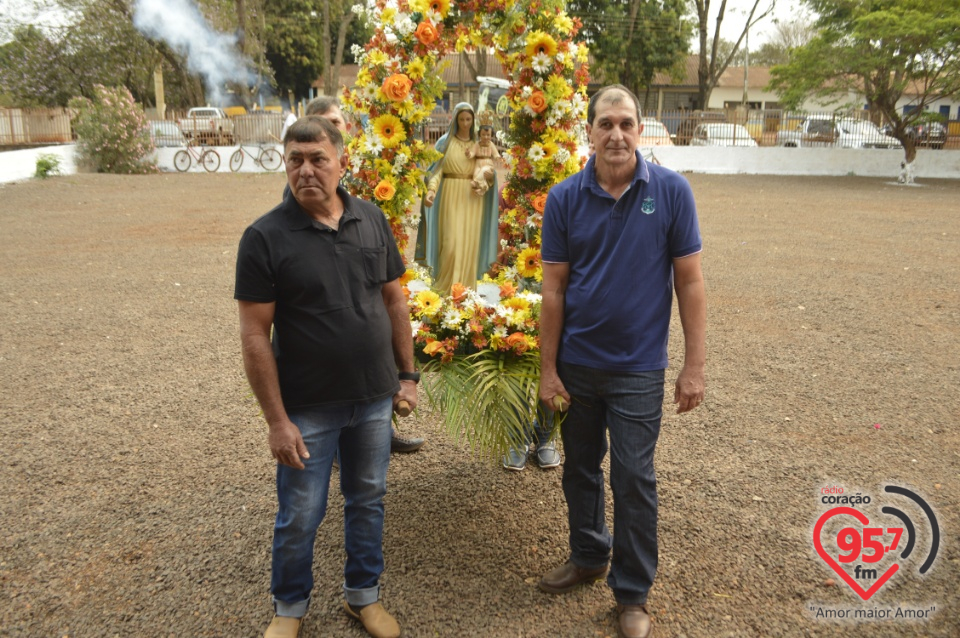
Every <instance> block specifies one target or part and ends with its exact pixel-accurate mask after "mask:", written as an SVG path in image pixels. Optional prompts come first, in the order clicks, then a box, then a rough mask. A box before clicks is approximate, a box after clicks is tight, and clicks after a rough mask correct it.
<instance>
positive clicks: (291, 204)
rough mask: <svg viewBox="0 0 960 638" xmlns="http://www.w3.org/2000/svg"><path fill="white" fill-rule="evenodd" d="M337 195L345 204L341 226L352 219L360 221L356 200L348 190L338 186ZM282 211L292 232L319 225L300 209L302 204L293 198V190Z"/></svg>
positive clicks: (285, 200) (289, 193)
mask: <svg viewBox="0 0 960 638" xmlns="http://www.w3.org/2000/svg"><path fill="white" fill-rule="evenodd" d="M337 195H338V196H339V197H340V200H341V201H342V202H343V215H342V216H341V217H340V224H341V225H342V224H343V222H345V221H348V220H351V219H356V220H359V219H360V218H359V217H358V216H357V214H356V213H355V212H354V201H353V199H354V198H353V197H351V196H350V193H348V192H347V189H345V188H344V187H343V186H342V185H338V186H337ZM282 209H283V214H284V217H285V218H286V222H287V227H288V228H289V229H290V230H305V229H307V228H315V227H316V225H317V222H316V220H314V219H313V217H311V216H310V215H308V214H307V213H306V212H305V211H304V210H303V208H301V207H300V202H298V201H297V198H296V197H294V196H293V191H292V190H290V191H289V192H288V193H287V197H286V198H285V199H284V200H283V204H282Z"/></svg>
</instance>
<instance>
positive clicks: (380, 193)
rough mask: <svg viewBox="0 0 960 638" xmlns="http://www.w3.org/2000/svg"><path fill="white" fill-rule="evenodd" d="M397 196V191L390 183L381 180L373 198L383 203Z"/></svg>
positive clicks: (374, 190)
mask: <svg viewBox="0 0 960 638" xmlns="http://www.w3.org/2000/svg"><path fill="white" fill-rule="evenodd" d="M396 194H397V189H396V188H395V187H394V186H393V184H391V183H390V182H388V181H387V180H385V179H384V180H380V183H379V184H377V187H376V188H374V189H373V196H374V197H376V198H377V199H379V200H380V201H381V202H385V201H387V200H388V199H393V196H394V195H396Z"/></svg>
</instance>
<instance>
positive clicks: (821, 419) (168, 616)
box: [0, 174, 960, 638]
mask: <svg viewBox="0 0 960 638" xmlns="http://www.w3.org/2000/svg"><path fill="white" fill-rule="evenodd" d="M689 179H690V181H691V183H692V184H693V187H694V190H695V192H696V194H697V198H698V202H699V207H700V213H701V224H702V230H703V234H704V238H705V244H706V245H705V253H704V271H705V275H706V278H707V286H708V299H709V332H708V349H709V363H708V392H707V400H706V403H705V404H704V405H703V406H702V407H701V408H699V409H698V410H696V411H695V412H694V413H692V414H689V415H683V416H682V417H677V416H675V415H673V414H672V413H671V412H667V413H666V417H665V419H664V423H663V430H662V434H661V441H660V445H659V447H658V453H657V464H658V473H659V478H660V500H661V519H660V534H661V536H660V537H661V561H660V572H659V575H658V579H657V583H656V585H655V587H654V590H653V592H652V594H651V597H650V609H651V612H652V613H653V614H654V616H655V622H656V634H657V636H659V637H660V638H664V637H680V636H685V637H687V638H694V637H699V636H863V635H869V636H902V635H911V636H958V635H960V619H958V616H960V614H958V603H960V594H958V591H957V590H958V584H960V551H958V548H957V542H956V539H957V537H958V536H957V532H958V530H960V511H958V499H957V494H958V490H960V446H958V439H960V437H958V434H957V429H956V424H957V418H958V414H960V399H958V394H957V389H958V388H960V372H958V370H960V367H958V365H960V364H958V361H960V293H958V285H960V231H958V228H960V226H958V223H957V202H958V201H960V181H927V182H925V184H924V185H923V186H922V187H914V188H906V187H897V186H894V185H890V184H888V183H886V182H884V181H882V180H878V179H870V178H858V177H842V178H824V177H817V178H803V177H795V178H791V177H777V178H771V177H763V176H708V175H691V176H689ZM282 187H283V177H282V176H281V175H262V176H254V175H204V174H196V175H194V174H186V175H155V176H146V177H117V176H105V175H75V176H70V177H63V178H54V179H50V180H47V181H31V182H25V183H19V184H11V185H6V186H2V187H0V199H2V202H3V203H2V205H0V210H2V212H0V233H2V236H3V237H5V238H6V239H5V240H4V247H3V251H2V253H0V283H2V291H3V292H2V295H3V296H2V306H0V313H2V314H0V380H2V384H3V388H4V392H3V395H2V399H0V416H2V430H0V446H2V449H3V451H4V454H5V459H6V460H5V462H3V463H2V465H0V471H2V474H0V597H2V599H3V600H4V601H5V603H4V604H3V605H2V606H0V635H5V636H38V637H47V636H58V637H59V636H71V637H74V636H147V637H152V636H228V637H234V636H258V635H260V634H261V632H262V631H263V629H264V627H265V626H266V624H267V623H268V622H269V619H270V617H271V609H270V604H269V593H268V591H267V590H268V584H269V549H270V539H271V532H272V517H273V514H274V507H275V497H274V486H273V462H272V459H271V457H270V454H269V451H268V448H267V445H266V436H265V426H264V424H263V422H262V420H261V418H260V416H259V411H258V408H257V405H256V403H255V401H254V399H253V398H252V396H251V394H250V392H249V389H248V387H247V385H246V382H245V379H244V376H243V370H242V366H241V361H240V351H239V338H238V331H237V318H236V308H235V303H234V302H233V300H232V289H233V266H234V259H235V252H236V246H237V242H238V240H239V237H240V233H241V231H242V230H243V228H244V227H245V226H246V225H247V224H248V223H249V222H250V221H252V220H253V219H254V218H255V217H257V216H258V215H259V214H261V213H262V212H264V211H266V210H268V209H269V208H270V207H272V206H273V204H274V203H275V202H276V201H277V200H278V197H279V194H280V191H281V189H282ZM674 335H675V339H674V342H673V344H672V346H671V351H672V360H673V361H674V362H678V361H679V353H680V349H679V348H680V344H681V341H682V340H681V339H679V338H677V337H678V336H679V331H678V330H675V332H674ZM675 374H676V368H673V369H671V370H670V371H668V383H672V380H673V377H674V376H675ZM669 394H670V393H669V392H668V395H669ZM668 408H669V406H668ZM875 424H877V425H879V428H878V427H875ZM402 427H403V429H404V432H406V433H409V434H417V435H423V436H426V437H428V439H429V440H428V443H427V445H426V446H425V447H424V448H423V450H421V451H420V452H419V453H417V454H414V455H410V456H400V457H397V456H395V457H394V459H393V463H392V465H391V469H390V478H389V480H390V486H389V493H388V495H387V501H386V506H387V511H388V514H387V523H386V532H385V541H384V543H385V553H386V560H387V569H386V572H385V574H384V577H383V583H384V600H385V604H386V606H387V608H388V609H390V610H391V611H392V612H394V613H395V614H396V616H397V618H398V619H399V621H400V623H401V626H402V627H403V629H404V635H405V636H441V637H446V636H492V637H504V638H508V637H524V636H526V637H532V636H545V637H546V636H549V637H554V636H562V637H571V638H587V637H601V636H610V635H614V634H615V619H614V614H613V611H612V608H613V597H612V595H611V593H610V591H609V589H608V588H607V587H606V586H605V585H603V584H598V585H594V586H590V587H586V588H582V589H580V590H578V591H575V592H573V593H570V594H568V595H566V596H561V597H553V596H549V595H547V594H543V593H541V592H540V591H539V590H538V589H537V587H536V582H537V580H538V578H539V577H540V575H541V574H542V573H544V572H545V571H547V570H548V569H551V568H552V567H554V566H556V565H558V564H559V563H561V562H562V561H563V560H565V558H566V555H567V547H566V533H567V523H566V509H565V506H564V502H563V497H562V494H561V490H560V476H561V471H562V470H559V469H558V470H552V471H540V470H538V469H537V468H535V467H533V466H530V467H528V469H527V470H526V471H524V472H522V473H507V472H505V471H504V470H502V469H501V468H499V467H498V466H497V465H496V464H494V463H491V462H490V461H489V460H487V459H482V458H477V456H476V455H474V454H472V453H471V452H470V451H469V450H468V449H466V448H465V447H464V446H463V445H462V444H460V443H458V442H457V441H455V440H454V439H452V438H451V437H450V436H448V435H447V434H445V433H444V432H443V430H442V427H441V426H440V424H439V421H438V419H437V418H436V415H432V414H430V413H429V411H427V410H423V409H422V410H420V411H419V413H418V414H417V415H415V416H414V417H411V418H409V419H406V420H405V422H404V423H403V425H402ZM888 482H889V483H894V484H897V485H902V486H909V487H911V488H912V489H914V490H915V491H917V492H918V493H919V494H920V495H922V496H923V497H924V498H926V499H927V500H928V501H929V502H930V503H931V504H932V505H933V507H934V510H935V511H936V514H937V516H938V519H939V525H940V531H941V534H942V542H941V545H940V548H939V555H938V558H937V560H936V562H935V563H934V566H933V568H932V569H931V570H930V571H929V572H928V573H927V574H926V575H925V576H922V577H921V576H919V575H918V564H919V560H920V559H922V558H923V557H925V556H926V555H927V554H928V553H929V551H930V543H929V540H928V536H929V535H928V532H927V526H926V524H925V522H924V520H921V519H923V516H922V514H919V510H918V509H917V508H912V509H911V508H909V507H907V506H905V504H904V502H903V501H897V502H896V504H897V505H898V506H900V507H902V509H904V510H905V511H907V510H909V511H908V513H909V514H910V516H911V517H912V518H913V520H914V521H915V522H916V523H917V527H918V534H917V548H916V550H915V552H914V556H912V557H911V558H910V560H905V559H904V560H903V561H901V562H902V563H903V564H902V569H901V571H900V572H899V573H897V574H896V575H895V576H894V577H893V578H892V579H891V580H890V581H889V583H888V584H887V585H886V586H885V587H884V588H883V589H882V590H881V591H880V592H879V593H877V594H876V595H874V596H873V598H871V599H870V601H869V602H868V603H864V602H862V601H861V600H860V599H859V598H858V597H857V596H855V595H854V594H853V592H852V591H851V590H850V588H849V587H847V586H846V585H845V584H843V582H842V581H839V579H837V578H834V577H835V576H836V575H835V574H834V573H833V572H832V571H831V569H830V568H829V567H828V566H827V565H826V564H825V563H824V561H823V560H821V559H820V558H819V557H818V556H817V554H816V553H815V551H814V549H813V546H812V542H811V531H812V529H813V525H814V522H815V521H816V519H817V517H818V516H819V515H820V514H821V513H822V512H823V511H824V510H825V509H826V508H827V507H826V506H824V505H822V504H821V502H820V500H819V492H820V489H821V488H822V487H824V486H844V487H845V488H846V490H847V491H846V493H847V494H851V493H854V492H861V493H863V494H871V495H873V496H874V503H880V502H883V503H887V502H891V503H892V502H893V501H891V500H890V498H889V496H888V497H887V498H884V495H883V494H882V486H883V485H884V484H885V483H888ZM331 501H332V502H331V503H330V508H329V514H328V517H327V520H326V521H325V523H324V525H323V526H322V527H321V530H320V533H319V536H318V541H317V552H316V554H317V555H316V563H315V567H314V569H315V573H316V575H317V580H318V585H317V589H316V591H315V594H314V601H313V605H312V609H311V611H310V614H309V615H308V617H307V619H306V621H305V624H304V628H303V632H302V634H301V635H302V636H346V637H356V636H362V635H365V634H363V632H362V630H361V629H360V628H359V625H358V624H356V623H355V622H354V621H352V620H350V619H348V618H347V617H346V616H345V615H344V613H343V611H342V610H341V608H340V600H341V595H340V585H339V583H340V582H341V576H340V570H341V565H342V561H343V550H342V531H341V530H342V508H341V505H342V499H341V498H340V497H339V496H338V495H335V496H333V497H332V498H331ZM865 511H866V510H865ZM609 512H610V510H608V514H609ZM871 516H872V517H874V518H873V519H872V520H877V519H876V516H878V514H875V513H873V512H872V510H871ZM885 524H887V525H890V524H891V523H890V522H889V521H888V522H887V523H885ZM891 560H892V559H890V558H889V557H888V558H887V559H885V562H883V563H881V564H880V566H881V569H884V568H885V567H886V565H887V564H889V563H890V561H891ZM833 580H837V583H836V584H833V585H831V582H832V581H833ZM857 603H860V604H859V606H858V605H857ZM844 606H846V607H860V608H864V609H874V608H893V609H896V608H898V607H899V606H903V607H908V606H912V607H917V608H919V607H925V608H929V607H932V606H935V607H936V612H935V613H933V614H932V617H931V618H930V619H929V620H926V621H923V622H915V623H906V622H904V621H902V620H887V621H883V622H880V621H878V622H873V623H867V624H864V623H861V624H855V623H852V622H835V621H831V622H828V621H824V620H822V619H817V618H816V617H815V615H814V612H813V611H811V610H815V609H823V608H829V609H833V608H842V607H844Z"/></svg>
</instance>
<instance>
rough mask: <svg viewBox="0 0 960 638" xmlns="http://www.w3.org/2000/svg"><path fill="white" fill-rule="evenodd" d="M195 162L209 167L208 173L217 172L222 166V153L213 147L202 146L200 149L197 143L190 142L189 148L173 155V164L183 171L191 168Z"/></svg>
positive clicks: (206, 167)
mask: <svg viewBox="0 0 960 638" xmlns="http://www.w3.org/2000/svg"><path fill="white" fill-rule="evenodd" d="M193 162H196V163H197V164H199V165H200V166H202V167H204V168H205V169H207V172H208V173H216V172H217V169H219V168H220V154H219V153H217V152H216V151H215V150H213V149H212V148H203V147H202V146H201V147H200V148H199V150H198V149H197V145H196V144H195V143H190V144H188V145H187V148H185V149H183V150H180V151H177V154H176V155H174V156H173V165H174V166H175V167H176V169H177V170H178V171H180V172H181V173H183V172H184V171H187V170H189V169H190V164H192V163H193Z"/></svg>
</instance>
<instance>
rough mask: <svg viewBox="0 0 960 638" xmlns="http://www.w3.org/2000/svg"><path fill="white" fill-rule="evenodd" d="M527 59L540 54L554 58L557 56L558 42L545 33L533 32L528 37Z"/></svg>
mask: <svg viewBox="0 0 960 638" xmlns="http://www.w3.org/2000/svg"><path fill="white" fill-rule="evenodd" d="M526 51H527V57H531V58H532V57H533V56H535V55H538V54H540V53H543V54H545V55H546V56H547V57H550V58H552V57H553V56H555V55H556V54H557V41H556V40H554V39H553V37H551V36H550V34H549V33H544V32H543V31H533V32H532V33H531V34H530V35H528V36H527V49H526Z"/></svg>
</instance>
